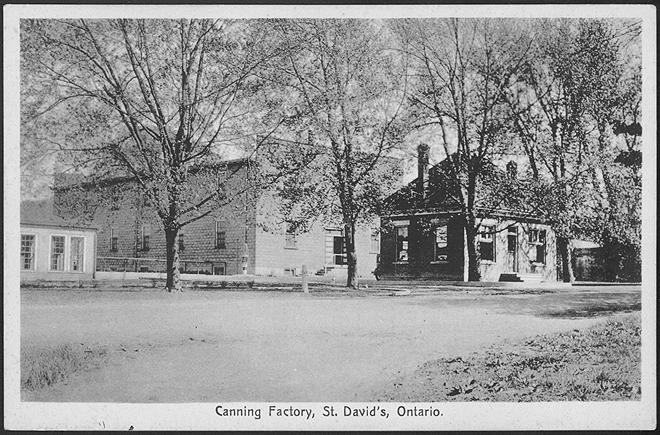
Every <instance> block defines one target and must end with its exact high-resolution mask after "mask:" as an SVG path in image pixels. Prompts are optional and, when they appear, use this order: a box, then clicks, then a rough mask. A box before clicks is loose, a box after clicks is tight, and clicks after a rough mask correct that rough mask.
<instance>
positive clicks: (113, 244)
mask: <svg viewBox="0 0 660 435" xmlns="http://www.w3.org/2000/svg"><path fill="white" fill-rule="evenodd" d="M110 251H111V252H117V235H116V234H115V230H113V229H112V228H110Z"/></svg>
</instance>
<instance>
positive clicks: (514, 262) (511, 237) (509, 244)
mask: <svg viewBox="0 0 660 435" xmlns="http://www.w3.org/2000/svg"><path fill="white" fill-rule="evenodd" d="M506 270H507V272H518V227H515V226H514V227H509V228H508V229H507V236H506Z"/></svg>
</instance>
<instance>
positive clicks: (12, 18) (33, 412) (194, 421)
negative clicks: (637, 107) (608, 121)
mask: <svg viewBox="0 0 660 435" xmlns="http://www.w3.org/2000/svg"><path fill="white" fill-rule="evenodd" d="M3 12H4V20H3V33H4V35H3V36H4V53H3V54H4V59H3V61H4V62H3V66H4V96H5V99H4V121H5V130H4V145H5V148H4V234H5V238H4V246H3V248H4V252H5V253H7V252H9V253H11V252H19V250H20V237H19V236H20V230H19V226H18V222H19V203H20V179H19V169H18V168H19V137H20V136H19V111H18V110H16V109H17V108H18V107H19V101H20V99H19V85H18V78H19V61H18V59H19V56H18V52H19V51H18V50H19V32H18V23H19V19H20V18H21V17H42V18H55V17H58V18H64V17H68V18H71V17H85V18H111V17H126V16H131V17H134V18H138V17H153V18H158V17H160V18H170V17H173V16H176V17H186V18H187V17H200V16H202V17H216V16H223V17H227V18H251V17H312V16H313V17H360V18H392V17H420V18H422V17H432V16H435V17H447V16H454V17H476V16H480V17H519V18H522V17H603V18H605V17H640V18H642V19H643V26H642V27H643V42H642V53H643V60H642V75H643V113H644V117H643V136H642V138H643V143H644V144H645V148H644V159H643V193H642V198H643V200H642V211H643V216H644V220H643V224H642V233H643V239H644V244H643V245H642V256H643V259H644V260H643V266H642V275H643V282H644V284H643V286H642V306H643V309H642V322H643V323H642V324H643V326H642V343H643V346H642V363H643V371H642V385H643V392H642V400H641V401H640V402H602V403H600V402H599V403H596V402H593V403H575V402H567V403H560V402H555V403H525V404H519V403H437V404H433V406H434V407H436V408H439V409H441V410H442V412H443V414H444V415H443V417H439V418H416V419H412V418H401V419H392V418H390V419H389V420H379V419H370V418H353V419H348V418H344V419H327V420H325V419H319V418H318V417H317V418H316V419H315V420H313V421H312V422H311V423H305V422H304V420H300V421H299V420H295V419H291V420H286V419H269V420H266V419H263V418H262V419H261V420H254V419H250V418H246V419H234V420H224V419H222V418H221V417H218V416H216V415H215V413H214V409H215V406H216V405H218V404H219V403H208V404H195V403H193V404H177V405H172V404H158V405H145V404H130V405H129V404H108V403H90V404H80V403H33V402H26V403H21V402H20V391H19V384H20V379H19V370H18V368H19V337H18V334H19V331H20V291H19V271H20V268H19V266H20V265H19V256H16V255H5V256H4V270H5V271H16V273H5V275H4V292H3V296H4V331H5V332H4V334H5V335H4V338H5V339H4V363H5V372H4V399H5V410H4V411H5V413H4V415H5V420H4V424H5V428H6V429H120V430H126V429H128V428H129V426H134V428H135V429H253V430H255V429H261V430H263V429H387V430H402V429H406V430H411V429H591V430H601V429H629V430H630V429H653V428H655V426H656V424H657V421H656V354H655V349H656V336H655V330H656V276H655V271H656V257H655V254H656V244H655V243H656V198H657V195H656V181H657V173H656V152H657V150H656V148H655V144H656V128H655V119H656V101H657V94H656V21H655V15H656V14H655V12H656V10H655V7H653V6H650V5H570V6H569V5H543V6H529V5H497V6H461V5H451V6H411V5H406V6H383V5H369V6H366V5H362V6H320V5H316V6H309V5H307V6H300V5H296V6H266V5H257V6H236V5H231V6H225V5H218V6H189V5H183V6H171V5H168V6H163V5H158V6H135V5H112V6H86V5H73V6H62V5H34V6H30V5H9V6H4V8H3ZM329 404H330V403H328V405H329ZM286 405H289V404H286ZM301 405H302V404H301ZM322 405H326V404H325V403H324V404H305V405H302V406H306V407H314V408H316V409H320V408H321V406H322ZM335 405H336V406H341V405H343V404H335ZM354 405H357V404H354ZM383 405H384V406H386V407H388V409H389V410H390V412H391V413H392V412H395V410H396V405H397V404H394V403H389V404H383ZM255 406H261V407H262V408H264V407H266V406H267V404H255ZM418 406H424V405H423V404H418ZM318 412H319V411H317V413H318Z"/></svg>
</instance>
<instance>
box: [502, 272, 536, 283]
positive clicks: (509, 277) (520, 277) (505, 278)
mask: <svg viewBox="0 0 660 435" xmlns="http://www.w3.org/2000/svg"><path fill="white" fill-rule="evenodd" d="M500 281H502V282H541V281H543V276H542V275H539V274H536V273H516V272H510V273H502V274H500Z"/></svg>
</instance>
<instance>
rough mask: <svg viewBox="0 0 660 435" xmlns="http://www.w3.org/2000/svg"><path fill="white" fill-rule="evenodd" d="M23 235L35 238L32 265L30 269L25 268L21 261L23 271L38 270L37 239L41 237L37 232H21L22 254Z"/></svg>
mask: <svg viewBox="0 0 660 435" xmlns="http://www.w3.org/2000/svg"><path fill="white" fill-rule="evenodd" d="M23 236H32V237H33V238H34V240H33V241H34V243H33V245H32V262H31V264H32V267H31V268H30V269H23V262H22V261H21V271H24V272H36V270H37V240H38V239H39V238H38V237H37V235H36V234H33V233H21V254H22V253H23Z"/></svg>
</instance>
